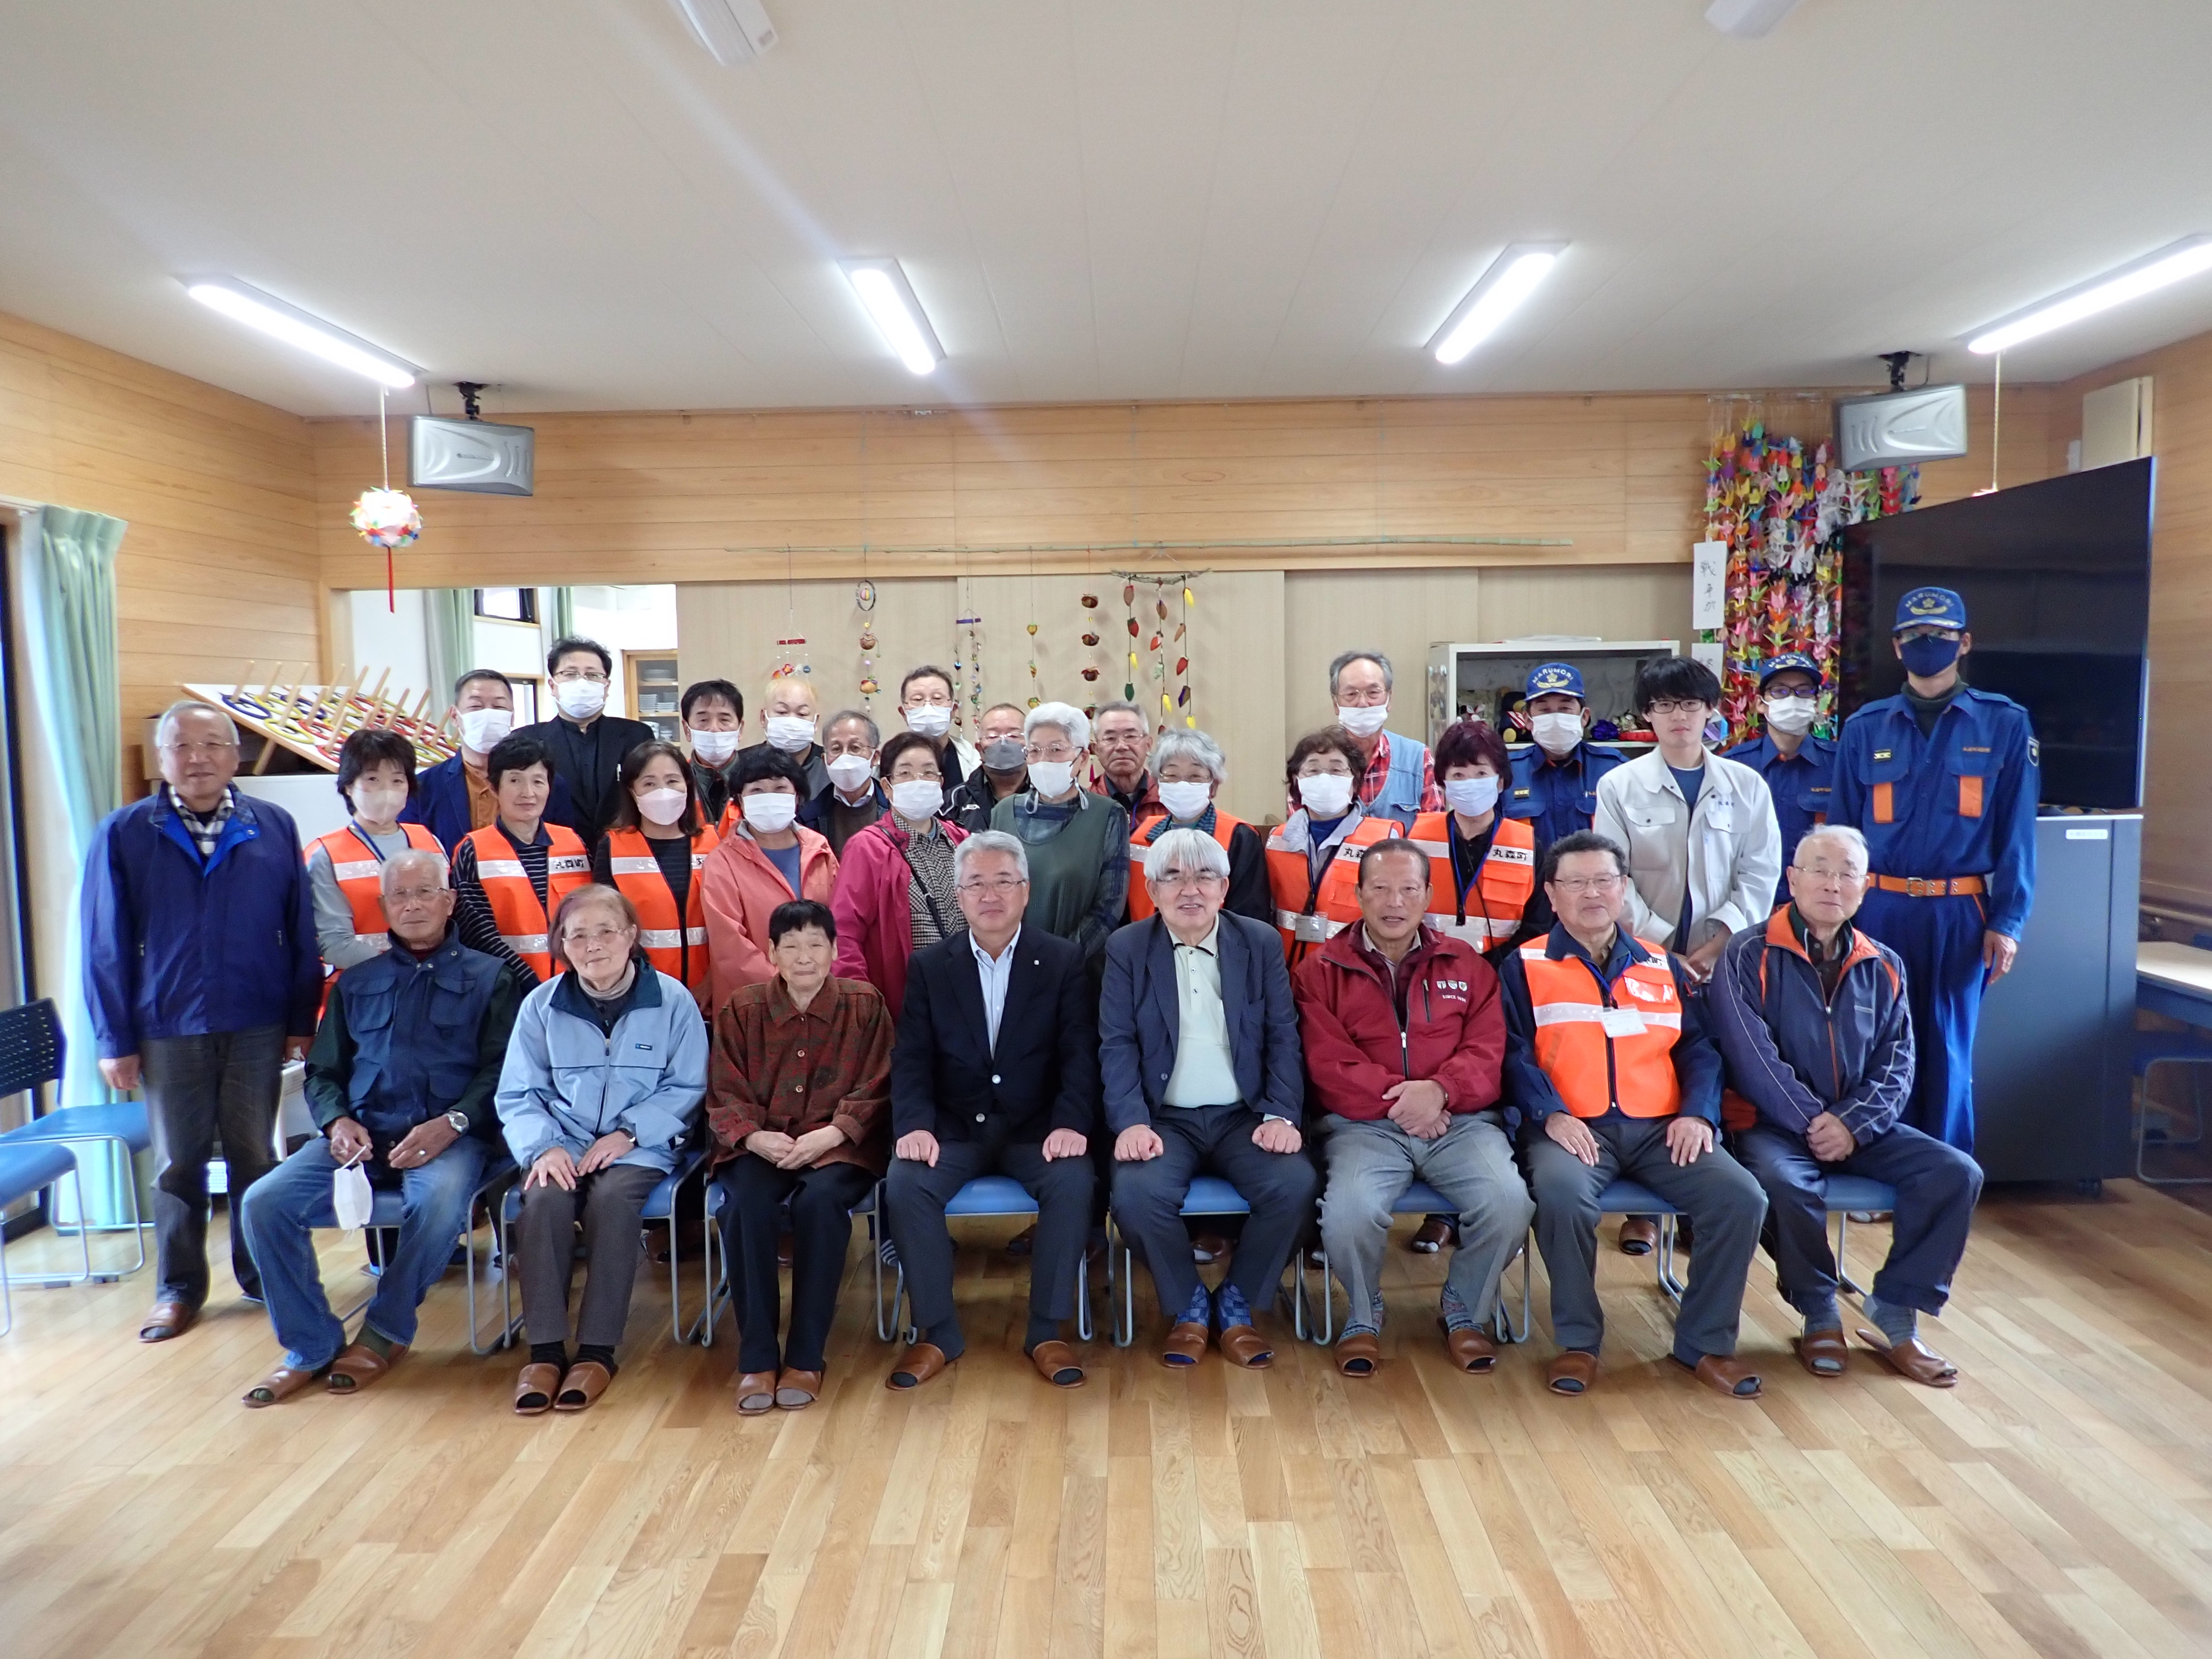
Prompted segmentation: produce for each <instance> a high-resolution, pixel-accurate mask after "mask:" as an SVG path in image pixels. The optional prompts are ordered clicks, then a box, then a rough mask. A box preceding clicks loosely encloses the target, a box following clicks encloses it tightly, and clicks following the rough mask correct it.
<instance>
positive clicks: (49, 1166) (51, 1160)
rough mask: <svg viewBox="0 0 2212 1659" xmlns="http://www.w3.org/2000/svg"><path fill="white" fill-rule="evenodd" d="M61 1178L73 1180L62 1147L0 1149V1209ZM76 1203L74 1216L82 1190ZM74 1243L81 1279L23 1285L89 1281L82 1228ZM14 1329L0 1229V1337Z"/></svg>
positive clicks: (50, 1277)
mask: <svg viewBox="0 0 2212 1659" xmlns="http://www.w3.org/2000/svg"><path fill="white" fill-rule="evenodd" d="M64 1177H66V1178H67V1179H68V1180H70V1182H76V1180H77V1169H76V1153H74V1152H71V1151H70V1149H69V1148H68V1147H66V1146H61V1145H59V1144H58V1143H57V1142H53V1141H46V1142H44V1143H40V1142H36V1141H32V1142H23V1143H18V1144H15V1145H4V1146H0V1208H5V1207H6V1206H8V1205H10V1204H13V1203H14V1202H15V1200H17V1199H19V1198H28V1197H29V1196H30V1195H31V1194H33V1193H35V1192H40V1191H41V1190H43V1189H44V1188H48V1187H51V1186H53V1185H54V1184H55V1183H56V1182H59V1181H61V1180H62V1179H64ZM76 1200H77V1212H78V1213H79V1214H80V1215H82V1213H83V1206H84V1193H83V1190H82V1188H78V1189H77V1193H76ZM76 1243H77V1249H78V1250H79V1251H80V1252H81V1253H82V1255H83V1256H84V1273H83V1274H82V1276H81V1277H79V1278H76V1279H70V1278H66V1277H63V1276H59V1275H55V1274H40V1276H39V1277H38V1278H37V1279H27V1280H25V1281H24V1282H25V1283H26V1284H40V1285H52V1284H71V1283H82V1280H83V1279H88V1278H90V1277H91V1275H92V1247H91V1245H90V1244H89V1243H88V1242H87V1240H86V1238H85V1235H84V1231H83V1230H82V1228H80V1229H79V1230H78V1231H77V1236H76ZM14 1328H15V1298H14V1297H13V1295H12V1294H11V1292H10V1291H9V1280H8V1237H7V1230H6V1229H5V1228H0V1336H4V1335H6V1334H8V1333H9V1331H11V1330H13V1329H14Z"/></svg>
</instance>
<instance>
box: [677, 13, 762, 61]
mask: <svg viewBox="0 0 2212 1659" xmlns="http://www.w3.org/2000/svg"><path fill="white" fill-rule="evenodd" d="M668 3H669V4H671V6H674V7H675V8H676V10H677V13H678V15H680V16H681V17H682V18H683V19H684V21H685V22H687V23H689V24H690V26H691V33H693V34H695V35H696V36H698V38H699V44H700V45H701V46H704V47H706V48H707V50H708V52H711V53H712V54H713V55H714V61H715V62H716V63H718V64H721V65H722V66H723V67H724V68H728V67H729V65H731V64H750V62H752V60H753V59H754V58H757V57H759V56H760V55H761V54H762V53H763V52H766V51H767V50H768V49H769V47H770V46H774V45H775V24H774V23H771V22H770V21H769V16H768V10H767V9H766V8H765V7H763V5H762V4H761V3H760V0H668Z"/></svg>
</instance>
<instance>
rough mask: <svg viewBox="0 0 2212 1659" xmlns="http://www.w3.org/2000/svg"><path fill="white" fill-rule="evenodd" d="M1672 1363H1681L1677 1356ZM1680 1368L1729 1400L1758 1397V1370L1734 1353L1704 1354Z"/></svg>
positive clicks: (1754, 1398)
mask: <svg viewBox="0 0 2212 1659" xmlns="http://www.w3.org/2000/svg"><path fill="white" fill-rule="evenodd" d="M1670 1357H1671V1356H1670ZM1674 1363H1675V1364H1677V1365H1681V1364H1682V1362H1681V1360H1680V1358H1675V1359H1674ZM1682 1369H1683V1370H1686V1371H1687V1372H1689V1373H1690V1375H1691V1376H1694V1377H1696V1378H1697V1379H1698V1381H1699V1382H1700V1383H1704V1384H1705V1386H1706V1387H1707V1388H1709V1389H1711V1390H1712V1391H1713V1392H1714V1393H1716V1394H1724V1395H1727V1396H1728V1397H1729V1399H1731V1400H1756V1399H1758V1398H1759V1372H1758V1371H1757V1370H1754V1369H1753V1367H1752V1366H1750V1365H1748V1364H1746V1363H1745V1362H1744V1361H1742V1360H1741V1359H1738V1358H1736V1357H1735V1355H1734V1354H1727V1353H1709V1354H1705V1355H1702V1356H1700V1357H1699V1360H1698V1363H1697V1364H1694V1365H1682Z"/></svg>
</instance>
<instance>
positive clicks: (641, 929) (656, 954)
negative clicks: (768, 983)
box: [607, 826, 721, 996]
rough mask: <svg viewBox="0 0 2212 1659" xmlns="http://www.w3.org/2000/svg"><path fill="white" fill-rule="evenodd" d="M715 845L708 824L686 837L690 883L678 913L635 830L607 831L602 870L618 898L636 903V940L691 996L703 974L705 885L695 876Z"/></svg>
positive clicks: (703, 984) (699, 990)
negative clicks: (679, 916) (611, 882)
mask: <svg viewBox="0 0 2212 1659" xmlns="http://www.w3.org/2000/svg"><path fill="white" fill-rule="evenodd" d="M720 845H721V837H720V836H717V835H716V834H715V833H714V829H713V828H712V827H711V826H702V828H701V829H700V830H699V833H698V834H697V835H696V836H692V837H691V882H690V886H689V887H688V888H686V889H685V890H684V915H683V917H682V919H681V921H679V920H678V917H677V915H676V895H675V894H674V893H672V892H671V891H670V890H669V887H668V883H667V880H666V879H665V878H664V877H663V876H662V875H661V873H660V860H658V859H656V858H655V857H653V843H652V842H650V841H649V840H647V837H646V835H645V832H644V831H643V830H641V829H610V830H608V831H607V870H608V873H609V874H611V875H612V876H613V877H614V878H615V886H616V888H617V890H618V891H620V892H621V894H622V895H623V897H625V898H627V899H628V900H629V902H631V903H632V904H634V905H635V906H636V907H637V927H638V932H637V942H638V943H639V944H640V945H643V946H644V947H645V955H646V959H647V961H648V962H650V963H653V967H654V968H655V969H658V970H659V972H661V973H664V974H666V975H670V976H671V978H674V979H679V980H681V981H684V984H686V985H688V986H690V987H691V992H692V994H693V995H695V996H697V995H701V994H704V993H705V991H706V989H707V986H708V976H707V907H706V905H705V903H704V902H702V899H701V896H700V893H701V889H702V887H703V886H704V885H705V884H704V883H702V881H701V880H700V879H699V870H700V866H702V865H703V864H705V863H706V862H707V854H709V853H711V852H713V851H714V849H715V848H717V847H719V846H720Z"/></svg>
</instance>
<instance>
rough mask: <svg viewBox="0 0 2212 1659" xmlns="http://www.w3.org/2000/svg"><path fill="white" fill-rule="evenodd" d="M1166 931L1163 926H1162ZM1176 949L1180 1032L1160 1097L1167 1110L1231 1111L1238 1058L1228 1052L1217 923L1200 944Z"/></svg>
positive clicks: (1237, 1095) (1240, 1095) (1178, 944)
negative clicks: (1207, 1108)
mask: <svg viewBox="0 0 2212 1659" xmlns="http://www.w3.org/2000/svg"><path fill="white" fill-rule="evenodd" d="M1163 925H1164V924H1163ZM1168 937H1169V939H1170V940H1171V941H1172V942H1173V943H1174V945H1175V964H1176V1011H1177V1012H1178V1013H1179V1014H1180V1015H1181V1016H1182V1031H1181V1033H1180V1035H1179V1036H1177V1038H1176V1058H1175V1070H1174V1071H1173V1072H1171V1073H1169V1075H1168V1086H1167V1091H1166V1092H1165V1093H1164V1094H1163V1095H1162V1096H1161V1099H1162V1100H1164V1102H1165V1103H1167V1104H1168V1105H1170V1106H1185V1107H1195V1106H1233V1105H1235V1104H1236V1103H1237V1102H1238V1101H1239V1100H1241V1099H1243V1091H1242V1090H1240V1089H1238V1088H1237V1058H1236V1056H1235V1055H1234V1054H1231V1052H1230V1048H1229V1011H1228V1010H1227V1008H1225V1006H1223V1005H1222V1000H1221V957H1220V947H1221V918H1220V917H1219V916H1218V915H1217V916H1216V917H1215V918H1214V919H1213V926H1212V928H1210V929H1209V930H1208V931H1207V933H1206V937H1205V938H1204V939H1200V941H1199V942H1198V943H1197V944H1195V945H1185V944H1184V943H1183V942H1182V940H1181V939H1176V937H1175V935H1174V934H1173V933H1170V934H1169V935H1168Z"/></svg>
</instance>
